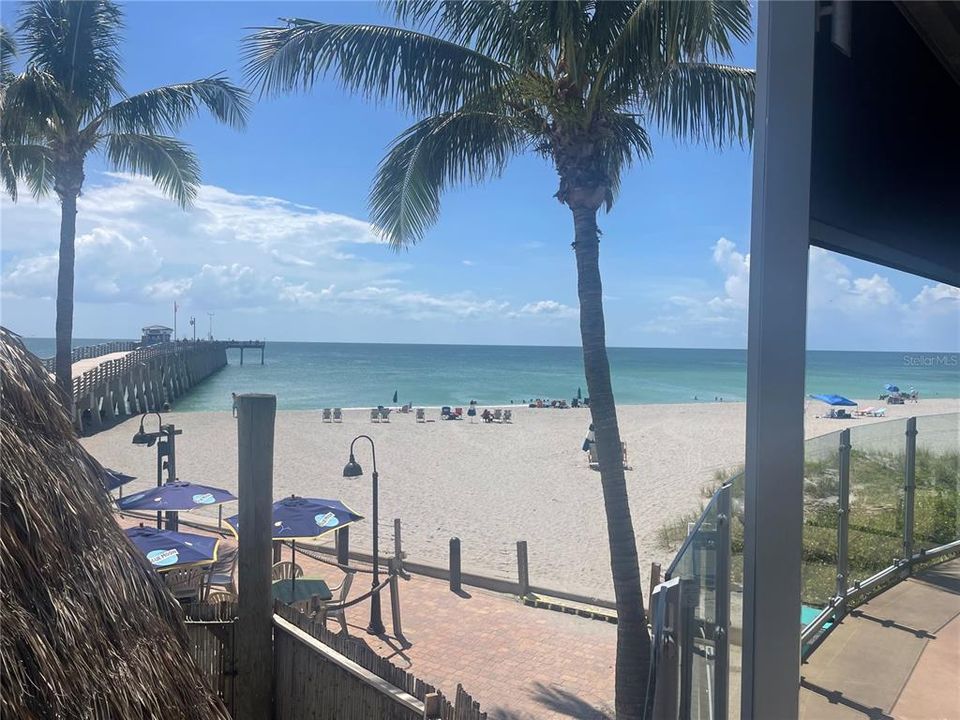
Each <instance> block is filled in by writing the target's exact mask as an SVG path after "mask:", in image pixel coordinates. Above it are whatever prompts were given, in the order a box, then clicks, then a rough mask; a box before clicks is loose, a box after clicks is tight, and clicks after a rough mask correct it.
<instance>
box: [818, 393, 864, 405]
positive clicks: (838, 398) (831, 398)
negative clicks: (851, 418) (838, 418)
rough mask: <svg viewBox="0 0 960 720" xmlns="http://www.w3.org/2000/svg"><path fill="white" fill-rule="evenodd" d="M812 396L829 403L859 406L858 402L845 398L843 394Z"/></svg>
mask: <svg viewBox="0 0 960 720" xmlns="http://www.w3.org/2000/svg"><path fill="white" fill-rule="evenodd" d="M810 397H811V398H813V399H814V400H819V401H820V402H825V403H826V404H827V405H834V406H844V407H856V406H857V404H856V403H855V402H854V401H853V400H850V399H849V398H845V397H844V396H843V395H811V396H810Z"/></svg>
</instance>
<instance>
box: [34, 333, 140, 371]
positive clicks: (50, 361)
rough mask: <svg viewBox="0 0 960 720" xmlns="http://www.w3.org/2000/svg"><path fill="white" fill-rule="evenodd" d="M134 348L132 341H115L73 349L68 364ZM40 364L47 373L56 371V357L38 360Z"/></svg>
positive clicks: (134, 343)
mask: <svg viewBox="0 0 960 720" xmlns="http://www.w3.org/2000/svg"><path fill="white" fill-rule="evenodd" d="M136 347H137V343H136V342H134V341H133V340H115V341H113V342H108V343H100V344H99V345H84V346H83V347H75V348H74V349H73V350H71V351H70V363H71V364H73V363H75V362H79V361H81V360H87V359H89V358H96V357H102V356H103V355H110V354H111V353H117V352H129V351H130V350H134V349H135V348H136ZM40 362H41V363H42V364H43V367H44V368H46V370H47V372H54V371H55V370H56V365H57V358H56V357H49V358H40Z"/></svg>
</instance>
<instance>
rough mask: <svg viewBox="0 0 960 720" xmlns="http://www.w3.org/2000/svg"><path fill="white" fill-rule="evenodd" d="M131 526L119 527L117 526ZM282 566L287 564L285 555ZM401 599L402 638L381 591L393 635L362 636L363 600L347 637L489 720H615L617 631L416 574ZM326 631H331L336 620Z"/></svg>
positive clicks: (331, 578) (308, 565) (332, 573)
mask: <svg viewBox="0 0 960 720" xmlns="http://www.w3.org/2000/svg"><path fill="white" fill-rule="evenodd" d="M136 522H138V521H133V520H130V519H128V518H124V519H122V520H121V524H122V525H124V526H129V525H134V524H136ZM183 530H184V531H187V532H196V531H195V530H191V529H190V528H186V527H184V528H183ZM225 542H226V541H225ZM283 559H284V560H288V559H289V551H288V550H285V551H284V558H283ZM297 564H298V565H300V566H301V567H302V568H303V571H304V574H305V575H307V576H310V577H323V578H325V579H328V582H329V583H330V584H331V585H334V584H338V583H339V582H340V579H341V577H342V575H341V573H340V571H339V570H337V568H335V567H331V566H330V565H326V564H324V563H320V562H317V561H314V560H311V559H310V558H308V557H306V556H304V555H303V554H302V553H298V554H297ZM370 577H371V576H370V575H369V574H365V573H358V574H357V575H356V576H355V578H354V583H353V587H352V588H351V590H350V595H351V597H357V596H359V595H360V594H362V593H364V592H366V591H367V590H368V589H369V582H370ZM399 594H400V600H401V614H402V621H403V622H402V625H403V628H402V630H403V635H404V638H403V639H402V640H400V639H398V638H395V637H392V618H391V616H390V600H389V596H388V595H387V594H386V593H385V594H384V596H383V622H384V625H386V627H387V631H388V633H391V635H388V636H381V637H375V636H371V635H367V633H366V627H367V624H368V621H369V613H370V606H369V604H368V603H366V602H365V603H360V604H358V605H356V606H354V607H351V608H348V609H347V611H346V612H347V624H348V626H349V628H350V634H351V635H353V636H355V637H359V638H362V639H363V640H365V641H366V642H368V643H369V644H370V646H371V647H373V648H374V649H375V650H376V651H377V652H378V653H380V654H381V655H383V656H385V657H389V658H390V659H391V660H392V661H393V662H394V663H395V664H396V665H397V666H399V667H401V668H403V669H405V670H407V671H408V672H412V673H413V674H414V675H416V676H417V677H419V678H420V679H422V680H424V681H426V682H428V683H430V684H431V685H434V686H436V687H437V688H439V689H440V690H441V691H442V692H443V693H444V694H446V695H447V696H448V697H453V695H454V694H455V692H456V688H457V683H460V684H462V685H463V687H464V689H465V690H466V691H467V692H469V693H470V694H471V695H472V696H473V699H474V700H476V701H477V702H479V703H480V707H481V708H482V709H483V710H485V711H486V712H487V713H488V715H489V717H490V718H491V720H494V719H495V720H534V719H536V720H540V719H541V718H543V719H551V718H578V720H602V719H604V718H611V717H613V693H614V656H615V651H616V630H617V629H616V626H614V625H611V624H609V623H605V622H601V621H598V620H590V619H586V618H581V617H577V616H574V615H565V614H563V613H558V612H555V611H551V610H540V609H535V608H530V607H526V606H524V605H521V604H520V603H519V602H518V601H517V600H516V598H514V597H511V596H507V595H501V594H499V593H493V592H488V591H485V590H480V589H477V588H472V587H468V586H464V591H463V592H462V593H460V594H459V595H458V594H455V593H453V592H451V591H450V589H449V587H448V585H447V583H446V582H443V581H440V580H434V579H431V578H425V577H422V576H411V578H410V579H409V580H402V581H401V582H400V592H399ZM328 626H329V627H330V628H331V629H335V628H336V623H335V622H332V621H331V622H330V623H329V625H328Z"/></svg>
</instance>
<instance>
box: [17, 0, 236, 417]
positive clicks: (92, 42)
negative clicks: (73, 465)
mask: <svg viewBox="0 0 960 720" xmlns="http://www.w3.org/2000/svg"><path fill="white" fill-rule="evenodd" d="M122 27H123V13H122V11H121V10H120V8H119V7H118V6H117V5H115V4H114V3H113V2H109V1H108V0H95V1H94V0H84V1H82V2H77V1H75V0H38V1H36V2H28V3H25V4H24V5H23V8H22V10H21V13H20V20H19V22H18V24H17V36H18V40H19V44H20V46H21V48H22V49H23V51H24V52H25V55H26V58H25V59H26V67H25V69H24V70H23V71H22V72H20V73H18V74H15V75H13V74H7V72H5V73H4V80H3V91H2V110H3V114H2V119H0V180H2V182H3V185H4V189H5V190H6V191H7V193H8V194H9V195H10V196H11V197H12V198H13V199H14V200H16V198H17V184H18V181H19V182H23V183H25V184H26V186H27V187H28V188H29V190H30V192H31V193H32V194H33V195H35V196H41V195H44V194H46V193H48V192H49V191H50V190H51V189H52V190H53V191H54V192H55V193H56V194H57V197H58V198H59V199H60V205H61V218H60V257H59V272H58V277H57V323H56V336H57V358H56V377H57V385H58V386H59V387H60V388H61V390H62V391H63V392H64V395H65V397H64V401H65V402H67V403H68V404H69V405H70V406H71V407H72V397H73V391H72V380H71V370H70V367H71V363H70V345H71V339H72V335H73V284H74V240H75V238H76V218H77V198H78V197H79V195H80V191H81V190H82V188H83V181H84V163H85V160H86V158H87V156H88V155H89V154H90V153H92V152H94V151H97V150H101V151H103V152H104V154H105V155H106V159H107V161H108V162H109V163H110V165H112V166H113V167H114V168H115V169H117V170H121V171H127V172H133V173H138V174H143V175H148V176H150V177H151V178H152V179H153V181H154V182H155V183H156V184H157V185H158V186H159V187H160V188H161V189H162V190H163V191H164V192H165V193H166V194H168V195H169V196H170V197H171V198H173V199H174V200H175V201H176V202H178V203H179V204H180V205H181V206H186V205H188V204H189V203H190V202H191V200H192V199H193V197H194V196H195V195H196V192H197V188H198V186H199V183H200V165H199V163H198V161H197V158H196V156H195V155H194V154H193V152H192V151H191V150H190V148H189V146H188V145H186V144H185V143H183V142H181V141H180V140H177V139H176V138H174V137H171V135H170V134H171V133H174V132H176V131H177V130H178V129H179V128H180V127H181V126H182V125H183V123H184V122H185V121H186V120H187V119H189V118H190V117H192V116H194V115H196V114H197V113H198V112H199V111H200V109H201V107H205V108H207V110H209V111H210V113H211V114H212V115H213V117H214V118H216V119H217V120H219V121H221V122H224V123H226V124H228V125H232V126H234V127H242V126H243V125H244V123H245V121H246V115H247V110H248V96H247V94H246V92H245V91H244V90H242V89H240V88H238V87H237V86H235V85H234V84H232V83H231V82H230V81H229V80H227V79H226V78H224V77H222V76H214V77H207V78H203V79H201V80H196V81H194V82H188V83H184V84H182V85H169V86H166V87H160V88H155V89H153V90H148V91H146V92H143V93H140V94H138V95H132V96H127V95H126V94H125V93H124V91H123V87H122V86H121V84H120V74H121V68H120V56H119V54H118V48H119V44H120V39H121V37H120V32H121V30H122ZM3 40H4V45H3V50H4V52H3V55H4V70H5V71H7V70H8V69H9V68H8V58H9V57H10V56H11V54H12V53H13V51H14V50H15V47H14V45H13V43H12V39H11V38H10V37H9V33H7V32H6V31H4V33H3Z"/></svg>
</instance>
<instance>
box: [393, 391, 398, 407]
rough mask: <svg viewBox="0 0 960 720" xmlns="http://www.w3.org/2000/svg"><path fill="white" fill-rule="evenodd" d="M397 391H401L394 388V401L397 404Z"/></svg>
mask: <svg viewBox="0 0 960 720" xmlns="http://www.w3.org/2000/svg"><path fill="white" fill-rule="evenodd" d="M397 392H399V391H397V390H394V391H393V402H394V404H396V402H397Z"/></svg>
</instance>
